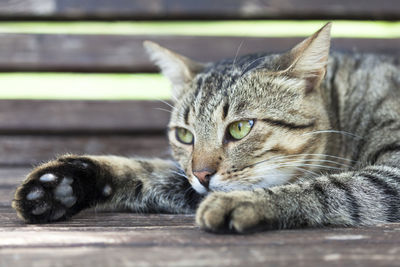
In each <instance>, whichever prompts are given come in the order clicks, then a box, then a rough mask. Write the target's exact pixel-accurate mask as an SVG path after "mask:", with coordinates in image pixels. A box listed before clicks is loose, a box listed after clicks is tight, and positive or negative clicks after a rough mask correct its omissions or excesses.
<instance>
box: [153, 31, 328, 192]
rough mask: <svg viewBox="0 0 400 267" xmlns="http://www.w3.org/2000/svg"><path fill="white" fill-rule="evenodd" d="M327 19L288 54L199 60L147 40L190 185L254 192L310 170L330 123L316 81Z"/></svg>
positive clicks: (322, 63)
mask: <svg viewBox="0 0 400 267" xmlns="http://www.w3.org/2000/svg"><path fill="white" fill-rule="evenodd" d="M330 27H331V25H330V24H327V25H325V26H324V27H323V28H321V29H320V30H319V31H318V32H316V33H315V34H314V35H312V36H311V37H309V38H308V39H306V40H304V41H303V42H301V43H300V44H298V45H297V46H295V47H294V48H293V49H292V50H290V51H289V52H287V53H284V54H279V55H266V54H254V55H249V56H243V57H238V58H234V59H228V60H222V61H219V62H215V63H208V64H202V63H198V62H194V61H193V60H190V59H188V58H186V57H184V56H182V55H178V54H176V53H174V52H172V51H170V50H167V49H166V48H163V47H161V46H159V45H157V44H155V43H152V42H145V48H146V50H147V51H148V52H149V54H150V56H151V58H152V59H153V60H154V61H155V62H156V64H157V65H158V66H159V67H160V68H161V70H162V72H163V74H164V75H165V76H166V77H167V78H169V79H170V81H171V83H172V87H173V93H172V96H173V102H174V108H173V110H172V116H171V120H170V123H169V139H170V144H171V148H172V151H173V155H174V157H175V159H176V160H177V161H178V162H179V163H180V165H181V167H182V168H183V169H184V171H185V172H186V175H187V176H188V179H189V181H190V183H191V184H192V186H193V188H194V189H195V190H196V191H198V192H199V193H207V192H208V191H232V190H251V189H254V188H257V187H271V186H274V185H280V184H284V183H287V182H290V181H292V180H294V179H296V178H297V177H299V176H301V175H304V174H309V173H312V171H313V169H315V168H316V167H317V165H319V160H321V159H322V158H323V157H322V155H321V154H323V153H324V151H325V148H326V146H327V139H326V135H321V134H313V132H315V131H318V130H324V129H328V128H329V122H328V117H327V114H326V111H325V108H324V105H323V101H322V94H321V92H320V90H319V88H320V83H321V81H322V79H323V78H324V75H325V72H326V65H327V60H328V54H329V45H330Z"/></svg>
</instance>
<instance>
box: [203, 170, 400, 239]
mask: <svg viewBox="0 0 400 267" xmlns="http://www.w3.org/2000/svg"><path fill="white" fill-rule="evenodd" d="M399 220H400V169H399V168H398V167H395V166H389V165H386V166H385V165H375V166H368V167H366V168H363V169H361V170H358V171H351V172H344V173H340V174H332V175H326V176H321V177H318V178H315V179H313V180H309V181H307V180H304V181H300V182H298V183H295V184H290V185H282V186H276V187H272V188H269V189H257V190H255V191H237V192H234V191H233V192H229V193H222V192H221V193H213V194H211V195H209V196H208V197H207V198H206V199H205V200H204V201H203V202H202V203H201V205H200V207H199V209H198V211H197V216H196V221H197V224H198V225H199V226H200V227H202V228H203V229H205V230H209V231H213V232H224V231H234V232H239V233H243V232H250V231H256V230H260V229H263V230H266V229H285V228H300V227H320V226H328V225H331V226H361V225H372V224H376V223H382V222H394V221H399Z"/></svg>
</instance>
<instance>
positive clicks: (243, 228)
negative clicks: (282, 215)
mask: <svg viewBox="0 0 400 267" xmlns="http://www.w3.org/2000/svg"><path fill="white" fill-rule="evenodd" d="M262 222H263V216H262V211H261V210H260V209H259V207H257V205H255V204H254V203H252V202H241V203H238V204H237V206H236V207H235V208H234V209H233V210H232V212H231V214H230V218H229V229H230V230H231V231H233V232H236V233H249V232H253V231H256V230H257V228H259V227H260V226H261V225H262Z"/></svg>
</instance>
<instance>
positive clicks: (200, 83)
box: [194, 77, 203, 98]
mask: <svg viewBox="0 0 400 267" xmlns="http://www.w3.org/2000/svg"><path fill="white" fill-rule="evenodd" d="M202 86H203V78H202V77H199V79H198V80H197V82H196V91H195V92H194V98H197V96H198V95H199V92H200V89H201V87H202Z"/></svg>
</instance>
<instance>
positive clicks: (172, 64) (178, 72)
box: [143, 41, 204, 99]
mask: <svg viewBox="0 0 400 267" xmlns="http://www.w3.org/2000/svg"><path fill="white" fill-rule="evenodd" d="M143 46H144V48H145V49H146V51H147V53H148V54H149V56H150V59H151V60H152V61H153V62H154V63H155V64H156V65H157V66H158V67H159V68H160V69H161V72H162V73H163V74H164V76H166V77H167V78H168V79H169V80H170V81H171V83H172V95H173V98H174V99H179V98H180V96H181V95H182V93H183V91H184V90H185V89H186V87H187V85H188V84H189V83H190V81H192V80H193V78H194V77H195V76H196V74H197V73H199V72H201V71H202V70H203V69H204V64H202V63H199V62H195V61H193V60H191V59H189V58H187V57H185V56H182V55H179V54H177V53H175V52H172V51H171V50H168V49H167V48H164V47H162V46H160V45H158V44H156V43H154V42H151V41H144V42H143Z"/></svg>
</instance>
